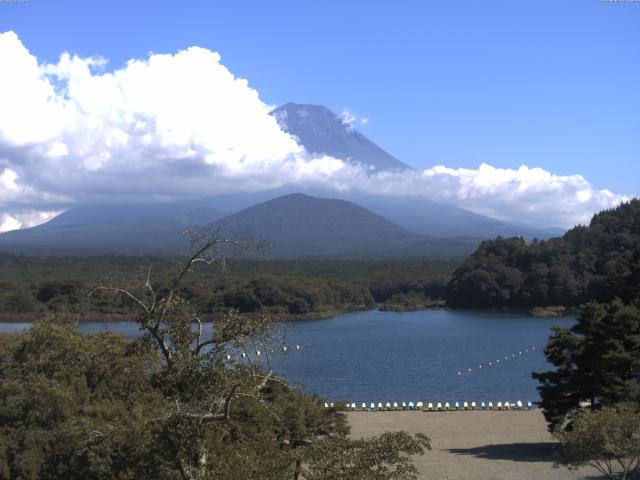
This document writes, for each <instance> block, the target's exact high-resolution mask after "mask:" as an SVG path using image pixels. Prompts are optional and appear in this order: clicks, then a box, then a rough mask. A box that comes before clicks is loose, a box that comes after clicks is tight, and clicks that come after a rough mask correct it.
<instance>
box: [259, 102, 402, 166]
mask: <svg viewBox="0 0 640 480" xmlns="http://www.w3.org/2000/svg"><path fill="white" fill-rule="evenodd" d="M271 115H273V116H274V117H275V118H276V119H277V121H278V124H279V125H280V127H281V128H282V129H283V130H284V131H286V132H287V133H289V134H291V135H293V136H294V137H296V139H297V140H298V143H300V144H301V145H302V146H303V147H304V148H305V149H306V150H307V151H308V152H309V153H311V154H315V155H330V156H332V157H335V158H339V159H341V160H345V161H347V162H349V163H352V164H363V165H367V166H369V168H371V169H372V170H373V171H379V170H407V169H410V167H409V166H408V165H406V164H404V163H402V162H401V161H400V160H398V159H397V158H395V157H394V156H392V155H391V154H389V153H388V152H386V151H384V150H383V149H382V148H381V147H379V146H378V145H376V144H375V143H373V142H372V141H371V140H369V139H368V138H367V137H365V136H364V135H362V134H361V133H360V132H358V131H357V130H356V129H355V128H354V127H353V125H352V124H350V123H348V122H345V121H344V120H343V119H342V118H341V117H339V116H338V115H336V114H335V113H334V112H332V111H331V110H329V109H328V108H327V107H325V106H323V105H311V104H299V103H287V104H285V105H283V106H281V107H279V108H276V109H275V110H274V111H273V112H271Z"/></svg>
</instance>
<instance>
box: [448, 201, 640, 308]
mask: <svg viewBox="0 0 640 480" xmlns="http://www.w3.org/2000/svg"><path fill="white" fill-rule="evenodd" d="M614 297H619V298H621V299H622V300H623V301H625V302H627V303H628V302H631V301H634V300H639V299H640V200H638V199H635V200H632V201H630V202H628V203H624V204H622V205H620V206H619V207H617V208H615V209H612V210H607V211H604V212H601V213H598V214H597V215H595V216H594V217H593V219H592V220H591V223H590V225H589V226H588V227H583V226H579V227H576V228H573V229H572V230H569V231H568V232H567V233H566V234H565V235H564V236H563V237H561V238H554V239H551V240H548V241H540V242H539V241H534V242H532V243H531V244H528V245H527V244H526V243H525V241H524V240H523V239H521V238H507V239H505V238H501V237H498V238H497V239H496V240H492V241H486V242H483V243H482V244H481V245H480V247H479V248H478V250H477V251H476V252H475V253H474V254H473V255H472V256H471V257H470V258H469V259H468V260H467V261H466V262H465V263H464V264H463V265H462V266H461V267H460V268H458V269H457V270H456V272H455V273H454V275H453V278H452V280H451V282H450V283H449V285H448V287H447V303H448V304H449V305H450V306H453V307H525V306H526V307H534V306H545V305H566V306H577V305H580V304H582V303H584V302H586V301H588V300H596V301H600V302H608V301H610V300H612V299H613V298H614Z"/></svg>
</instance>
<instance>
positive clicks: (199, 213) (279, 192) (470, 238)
mask: <svg viewBox="0 0 640 480" xmlns="http://www.w3.org/2000/svg"><path fill="white" fill-rule="evenodd" d="M272 115H274V116H275V117H276V118H277V119H278V122H279V124H280V125H281V127H282V128H283V129H285V130H286V131H288V132H289V133H290V134H291V135H293V136H295V137H296V139H297V140H298V141H299V143H300V144H301V145H302V146H303V147H304V148H305V149H306V150H307V151H309V152H311V153H314V154H326V155H331V156H334V157H337V158H341V159H344V160H346V161H348V162H351V163H356V164H362V165H368V166H369V167H370V170H371V172H372V173H373V172H376V171H380V170H396V171H398V170H406V169H409V168H410V167H409V166H408V165H406V164H404V163H402V162H401V161H399V160H398V159H396V158H395V157H393V156H392V155H390V154H389V153H387V152H386V151H384V150H383V149H382V148H380V147H379V146H377V145H376V144H375V143H373V142H372V141H371V140H369V139H367V138H366V137H365V136H364V135H362V134H361V133H359V132H358V131H357V130H356V129H354V128H353V127H352V126H351V125H349V124H345V123H344V122H343V120H342V119H341V118H340V117H338V116H337V115H336V114H335V113H333V112H331V111H330V110H329V109H327V108H326V107H323V106H320V105H303V104H294V103H288V104H286V105H283V106H282V107H279V108H277V109H275V110H274V111H273V112H272ZM298 191H299V187H296V186H294V185H288V186H285V187H282V188H279V189H274V190H266V191H260V192H245V193H233V194H220V195H213V196H209V197H207V198H203V199H199V200H183V201H175V202H158V203H138V204H121V205H118V204H109V205H83V206H78V207H74V208H71V209H69V210H68V211H66V212H64V213H62V214H61V215H59V216H58V217H56V218H54V219H53V220H51V221H49V222H47V223H45V224H43V225H40V226H37V227H34V228H30V229H24V230H18V231H13V232H6V233H4V234H0V250H9V251H14V252H15V251H19V252H37V253H73V254H75V253H82V254H94V253H127V254H139V253H167V254H173V253H175V252H176V251H177V250H180V249H185V248H188V247H189V241H188V239H187V238H185V236H184V235H182V231H183V230H185V229H188V228H191V227H194V226H200V227H202V226H208V228H219V229H223V230H224V231H226V232H230V231H231V230H236V232H234V233H237V231H238V230H243V229H244V230H252V231H253V233H254V235H255V236H256V237H257V238H259V239H263V240H267V241H270V242H271V243H272V248H271V253H270V255H273V256H281V257H283V256H288V257H293V256H299V257H309V256H314V255H317V256H324V257H327V256H328V257H331V256H351V257H354V256H367V255H369V256H375V255H383V256H418V257H419V256H423V257H424V256H428V257H437V258H453V257H455V258H459V257H460V256H462V255H464V254H465V253H470V252H471V251H472V250H473V249H474V248H475V247H476V246H477V245H478V244H479V243H480V241H481V240H483V239H492V238H495V237H497V236H503V237H510V236H522V237H524V238H525V239H527V240H529V239H533V238H539V239H546V238H549V237H551V236H553V235H557V234H559V233H562V232H558V231H557V230H545V229H533V228H527V227H522V226H518V225H512V224H509V223H506V222H502V221H499V220H496V219H493V218H489V217H486V216H483V215H479V214H476V213H473V212H470V211H468V210H464V209H462V208H458V207H454V206H451V205H443V204H439V203H437V202H434V201H432V200H429V199H426V198H424V197H420V196H405V195H395V196H394V195H375V194H371V193H363V192H358V191H336V190H330V189H328V188H325V189H320V188H307V189H306V190H305V192H304V193H305V194H307V195H302V194H299V193H298ZM292 194H293V195H292ZM314 197H315V198H314Z"/></svg>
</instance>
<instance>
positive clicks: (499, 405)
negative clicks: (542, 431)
mask: <svg viewBox="0 0 640 480" xmlns="http://www.w3.org/2000/svg"><path fill="white" fill-rule="evenodd" d="M339 405H340V404H339ZM335 407H336V405H335V403H333V402H331V403H328V402H325V404H324V408H335ZM340 408H341V409H343V410H347V411H350V412H395V411H418V412H460V411H474V410H485V411H494V412H504V411H508V410H520V411H526V410H533V409H534V408H535V405H534V404H533V403H531V402H526V403H523V402H522V401H520V400H518V401H516V402H504V403H503V402H496V403H495V404H494V403H493V402H488V403H486V402H479V403H476V402H462V405H461V404H460V402H455V403H453V404H451V403H449V402H444V403H443V402H428V403H427V402H417V403H413V402H409V403H407V402H402V403H398V402H386V403H382V402H378V403H376V402H371V403H370V404H369V406H367V403H366V402H363V403H362V404H361V406H358V405H357V404H356V403H353V402H352V403H350V402H346V403H344V402H342V405H341V407H340Z"/></svg>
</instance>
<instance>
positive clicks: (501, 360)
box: [457, 346, 536, 377]
mask: <svg viewBox="0 0 640 480" xmlns="http://www.w3.org/2000/svg"><path fill="white" fill-rule="evenodd" d="M535 351H536V347H533V346H531V347H529V346H526V347H524V348H522V349H521V350H518V351H517V352H513V353H511V354H509V355H504V356H499V357H497V358H496V359H495V360H489V361H486V362H482V363H480V364H478V366H477V367H475V368H474V367H471V368H463V369H460V370H458V375H457V376H458V377H462V376H464V375H470V374H472V373H473V372H474V371H480V370H482V369H483V368H484V369H487V368H494V367H499V366H500V365H504V364H506V363H509V362H510V361H513V360H518V359H519V358H521V357H523V356H525V355H527V354H529V353H532V352H535Z"/></svg>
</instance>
